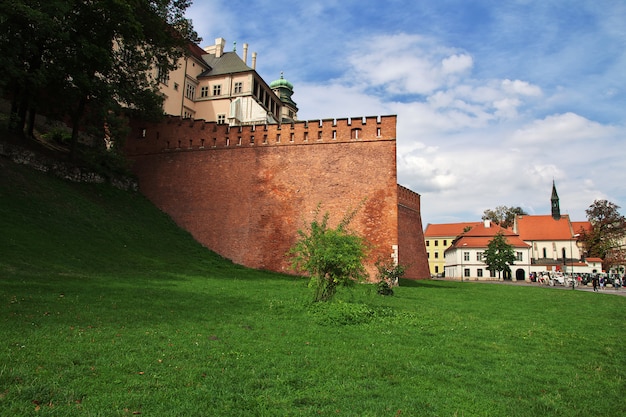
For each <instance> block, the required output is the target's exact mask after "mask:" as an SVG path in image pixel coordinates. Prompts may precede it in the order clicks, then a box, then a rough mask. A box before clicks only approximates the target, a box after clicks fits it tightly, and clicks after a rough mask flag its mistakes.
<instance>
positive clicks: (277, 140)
mask: <svg viewBox="0 0 626 417" xmlns="http://www.w3.org/2000/svg"><path fill="white" fill-rule="evenodd" d="M276 143H280V133H277V134H276Z"/></svg>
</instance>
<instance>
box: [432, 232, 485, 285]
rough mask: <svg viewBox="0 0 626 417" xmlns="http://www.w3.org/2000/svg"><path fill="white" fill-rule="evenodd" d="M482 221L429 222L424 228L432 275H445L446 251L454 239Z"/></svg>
mask: <svg viewBox="0 0 626 417" xmlns="http://www.w3.org/2000/svg"><path fill="white" fill-rule="evenodd" d="M477 224H480V222H463V223H440V224H430V223H429V224H428V225H427V226H426V229H425V230H424V239H425V241H426V252H427V256H428V267H429V268H430V275H431V276H432V277H442V276H445V265H446V258H445V251H446V249H448V248H449V247H450V246H451V245H452V243H453V242H454V239H456V238H457V237H458V236H459V235H460V234H462V233H463V232H465V231H467V230H469V229H471V228H472V227H474V226H476V225H477Z"/></svg>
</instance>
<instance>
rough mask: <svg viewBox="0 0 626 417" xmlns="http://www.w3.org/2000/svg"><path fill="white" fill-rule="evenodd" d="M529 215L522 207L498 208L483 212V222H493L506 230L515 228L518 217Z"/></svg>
mask: <svg viewBox="0 0 626 417" xmlns="http://www.w3.org/2000/svg"><path fill="white" fill-rule="evenodd" d="M524 214H527V213H526V212H525V211H524V210H523V209H522V208H521V207H507V206H498V207H496V208H495V209H493V210H492V209H487V210H485V211H484V212H483V216H482V217H481V219H482V220H491V222H492V223H495V224H498V225H500V226H502V227H504V228H510V227H512V226H513V222H514V221H515V216H516V215H524Z"/></svg>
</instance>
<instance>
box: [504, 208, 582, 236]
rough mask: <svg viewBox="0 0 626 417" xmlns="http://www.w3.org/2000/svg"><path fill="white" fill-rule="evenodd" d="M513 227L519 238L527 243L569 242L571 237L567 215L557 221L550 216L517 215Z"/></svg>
mask: <svg viewBox="0 0 626 417" xmlns="http://www.w3.org/2000/svg"><path fill="white" fill-rule="evenodd" d="M515 226H516V231H517V233H518V234H519V237H520V238H521V239H522V240H525V241H527V242H528V241H533V240H553V241H554V240H570V239H572V235H573V234H572V229H571V228H570V221H569V215H568V214H565V215H562V216H561V218H560V219H559V220H555V219H554V218H553V217H552V216H550V215H539V216H530V215H521V216H519V215H518V216H516V218H515Z"/></svg>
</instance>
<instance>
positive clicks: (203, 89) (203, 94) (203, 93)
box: [200, 86, 209, 97]
mask: <svg viewBox="0 0 626 417" xmlns="http://www.w3.org/2000/svg"><path fill="white" fill-rule="evenodd" d="M208 96H209V87H206V86H204V87H201V88H200V97H208Z"/></svg>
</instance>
